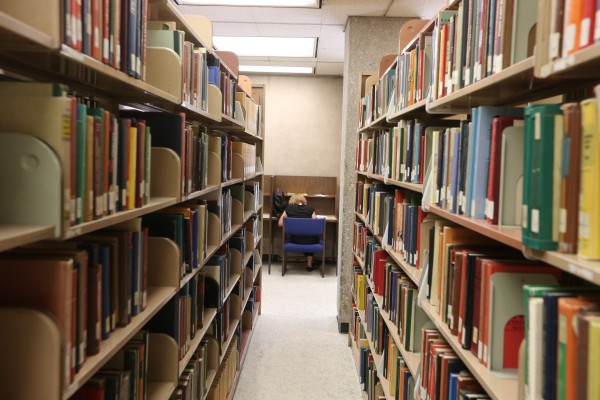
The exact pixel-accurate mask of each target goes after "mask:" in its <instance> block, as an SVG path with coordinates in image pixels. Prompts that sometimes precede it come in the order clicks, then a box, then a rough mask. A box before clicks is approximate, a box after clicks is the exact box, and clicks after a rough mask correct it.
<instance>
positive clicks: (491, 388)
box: [419, 302, 518, 400]
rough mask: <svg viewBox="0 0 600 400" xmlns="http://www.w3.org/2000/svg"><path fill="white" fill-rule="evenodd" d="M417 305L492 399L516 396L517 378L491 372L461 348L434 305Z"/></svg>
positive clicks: (426, 303)
mask: <svg viewBox="0 0 600 400" xmlns="http://www.w3.org/2000/svg"><path fill="white" fill-rule="evenodd" d="M419 305H420V306H421V308H422V309H423V310H424V311H425V313H426V314H427V316H428V317H429V319H431V321H433V323H434V324H435V327H436V328H437V329H438V330H439V331H440V332H441V334H442V335H443V336H444V338H445V339H446V341H447V342H448V343H449V344H450V346H452V349H453V350H454V351H455V352H456V354H458V355H459V357H460V358H461V360H462V361H463V362H464V363H465V365H466V366H467V368H469V371H471V373H472V374H473V376H475V378H477V380H478V381H479V383H480V384H481V386H482V387H483V388H484V389H485V391H486V392H487V394H488V395H489V396H490V397H491V398H492V399H495V400H503V399H516V398H517V391H518V388H517V386H518V385H517V379H514V378H513V379H510V378H506V377H500V376H499V375H498V374H494V373H492V372H491V371H490V370H489V369H487V368H486V367H485V366H484V365H483V364H481V363H480V362H479V360H478V359H477V357H475V356H474V355H473V354H472V353H471V351H470V350H465V349H463V348H462V346H461V344H460V343H459V342H458V339H457V338H456V336H453V335H452V334H450V329H448V326H447V325H446V324H444V323H442V322H441V321H440V319H439V317H438V316H437V314H436V311H435V309H434V307H433V306H431V305H430V304H429V302H421V303H419Z"/></svg>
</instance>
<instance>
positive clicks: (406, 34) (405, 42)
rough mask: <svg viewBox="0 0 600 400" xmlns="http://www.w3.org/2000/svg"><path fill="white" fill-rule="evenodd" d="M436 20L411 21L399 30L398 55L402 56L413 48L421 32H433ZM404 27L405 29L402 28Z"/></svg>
mask: <svg viewBox="0 0 600 400" xmlns="http://www.w3.org/2000/svg"><path fill="white" fill-rule="evenodd" d="M436 21H437V19H436V18H431V19H412V20H410V21H408V22H407V23H405V24H404V25H402V28H400V41H399V43H400V44H399V50H400V51H399V54H404V53H406V52H407V51H409V50H411V49H412V48H414V46H415V45H416V44H417V42H418V41H419V37H420V36H421V34H422V33H423V32H428V31H431V30H433V26H434V25H435V23H436ZM405 26H406V28H407V29H405V28H404V27H405Z"/></svg>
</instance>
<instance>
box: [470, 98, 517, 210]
mask: <svg viewBox="0 0 600 400" xmlns="http://www.w3.org/2000/svg"><path fill="white" fill-rule="evenodd" d="M496 116H506V117H513V118H520V117H522V116H523V109H522V108H509V107H490V106H481V107H478V108H477V113H475V114H474V115H473V129H474V134H473V137H474V138H475V139H474V143H473V146H472V154H473V155H472V159H473V162H472V166H471V168H472V171H473V173H472V177H471V179H470V186H471V192H470V193H469V197H468V198H467V202H471V208H470V216H471V217H472V218H476V219H485V199H486V197H487V188H488V184H487V183H488V182H487V180H488V170H489V165H490V144H491V136H492V120H493V118H494V117H496ZM469 148H470V149H471V146H469Z"/></svg>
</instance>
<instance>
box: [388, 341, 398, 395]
mask: <svg viewBox="0 0 600 400" xmlns="http://www.w3.org/2000/svg"><path fill="white" fill-rule="evenodd" d="M389 343H390V354H389V356H388V368H387V370H388V376H387V378H388V380H389V381H390V393H396V387H397V386H398V371H397V368H396V367H397V365H398V346H396V343H394V341H393V340H390V341H389Z"/></svg>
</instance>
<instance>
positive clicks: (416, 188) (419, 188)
mask: <svg viewBox="0 0 600 400" xmlns="http://www.w3.org/2000/svg"><path fill="white" fill-rule="evenodd" d="M356 173H357V174H360V175H364V176H366V177H367V178H369V179H375V180H378V181H381V182H383V183H385V184H386V185H394V186H399V187H401V188H404V189H408V190H412V191H413V192H418V193H423V184H422V183H410V182H402V181H397V180H395V179H390V178H386V177H385V176H383V175H377V174H373V173H370V172H364V171H356Z"/></svg>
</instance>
